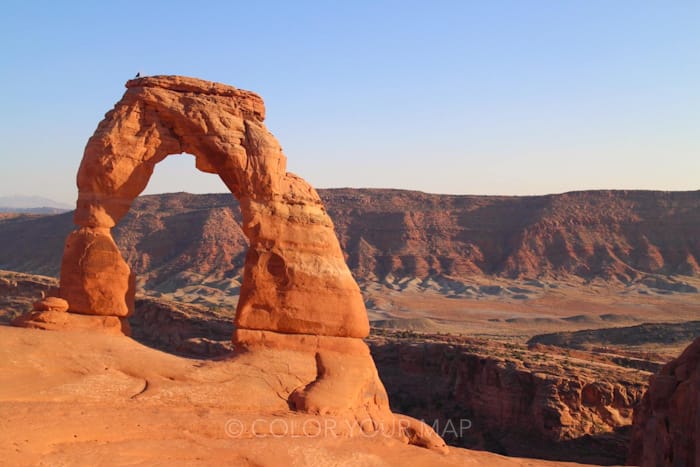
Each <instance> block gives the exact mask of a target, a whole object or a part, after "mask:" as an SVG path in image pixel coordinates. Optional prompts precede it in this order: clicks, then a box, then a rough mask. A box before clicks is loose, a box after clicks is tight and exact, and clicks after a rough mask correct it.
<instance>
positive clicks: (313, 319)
mask: <svg viewBox="0 0 700 467" xmlns="http://www.w3.org/2000/svg"><path fill="white" fill-rule="evenodd" d="M127 88H128V89H127V92H126V93H125V94H124V97H123V98H122V99H121V100H120V101H119V102H118V103H117V104H116V106H115V107H114V109H113V110H111V111H110V112H109V113H108V114H107V115H106V116H105V119H104V120H103V121H102V122H101V123H100V125H99V126H98V128H97V130H96V131H95V134H94V135H93V136H92V138H90V140H89V141H88V144H87V147H86V149H85V155H84V157H83V161H82V163H81V165H80V170H79V172H78V188H79V196H78V202H77V209H76V211H75V216H74V219H75V222H76V223H77V224H78V225H79V226H80V229H78V230H77V231H75V232H73V233H72V234H71V235H70V236H69V238H68V240H67V241H66V247H65V251H64V257H63V262H62V266H61V290H60V295H61V297H63V298H65V299H66V300H67V301H68V303H69V304H70V312H73V313H80V314H87V315H110V316H118V317H124V316H127V315H128V314H129V313H130V312H131V310H133V296H134V295H133V294H134V291H133V286H130V283H131V282H130V274H129V268H128V266H127V265H126V263H125V262H124V261H123V259H122V258H121V255H120V254H119V251H118V249H117V247H116V245H115V244H114V242H113V240H112V238H111V234H110V229H111V228H112V227H114V226H115V225H116V224H117V222H119V220H120V219H121V218H122V217H123V216H124V215H125V214H126V213H127V211H128V209H129V206H130V205H131V202H132V201H133V200H134V198H136V196H138V194H139V193H140V192H141V191H143V189H144V188H145V187H146V184H147V183H148V180H149V178H150V176H151V174H152V173H153V169H154V167H155V165H156V164H157V163H158V162H160V161H161V160H163V159H164V158H165V157H167V156H168V155H169V154H174V153H181V152H188V153H191V154H194V155H195V157H196V158H197V163H196V165H197V167H198V168H199V169H200V170H203V171H206V172H212V173H216V174H218V175H219V176H220V177H221V179H222V180H223V181H224V183H225V184H226V186H227V187H228V188H229V189H230V190H231V192H232V193H233V194H234V195H235V196H236V198H238V200H239V202H240V206H241V211H242V215H243V231H244V233H245V235H246V237H247V238H248V240H249V242H250V248H249V250H248V254H247V256H246V261H245V273H244V280H243V286H242V288H241V299H240V302H239V306H238V312H237V317H236V324H237V326H238V327H239V328H241V329H262V330H268V331H273V332H284V333H301V334H304V333H310V334H321V335H329V336H345V337H363V336H365V335H366V334H367V332H368V330H369V325H368V321H367V317H366V314H365V311H364V306H363V303H362V297H361V296H360V293H359V289H358V287H357V285H356V284H355V281H354V280H353V278H352V276H351V274H350V271H349V270H348V268H347V267H346V265H345V262H344V259H343V255H342V252H341V250H340V246H339V245H338V241H337V240H336V237H335V234H334V231H333V224H332V223H331V221H330V218H329V217H328V215H327V214H326V212H325V210H324V208H323V204H322V203H321V201H320V198H319V197H318V194H317V193H316V191H315V190H314V189H313V188H311V187H310V186H309V185H308V184H307V183H306V182H305V181H304V180H302V179H301V178H299V177H297V176H295V175H293V174H289V173H287V172H286V171H285V165H286V164H285V162H286V160H285V157H284V155H283V154H282V151H281V149H280V146H279V144H278V143H277V141H276V140H275V138H274V137H273V136H272V135H271V134H270V133H269V132H268V131H267V129H266V128H265V127H264V125H263V124H262V122H263V119H264V115H265V108H264V105H263V102H262V99H260V97H259V96H257V95H256V94H253V93H251V92H248V91H242V90H239V89H236V88H233V87H230V86H225V85H221V84H216V83H209V82H205V81H200V80H195V79H191V78H183V77H149V78H141V79H137V80H132V81H130V82H128V83H127Z"/></svg>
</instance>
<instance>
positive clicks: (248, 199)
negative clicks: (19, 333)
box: [17, 76, 447, 451]
mask: <svg viewBox="0 0 700 467" xmlns="http://www.w3.org/2000/svg"><path fill="white" fill-rule="evenodd" d="M126 87H127V91H126V92H125V94H124V96H123V97H122V99H121V100H120V101H119V102H117V104H116V105H115V106H114V108H113V109H112V110H111V111H109V112H108V113H107V114H106V116H105V118H104V120H102V122H100V124H99V126H98V127H97V130H96V131H95V133H94V134H93V136H92V137H91V138H90V139H89V141H88V143H87V146H86V148H85V153H84V155H83V159H82V162H81V164H80V168H79V170H78V177H77V181H78V191H79V194H78V201H77V207H76V210H75V214H74V222H75V223H76V224H77V226H78V228H77V229H76V230H74V231H73V232H71V233H70V234H69V235H68V238H67V239H66V242H65V248H64V253H63V260H62V263H61V273H60V287H59V290H58V293H57V295H56V297H50V300H49V299H46V300H44V301H42V302H39V303H38V304H37V305H36V307H35V308H36V310H35V312H33V313H32V314H30V315H28V316H25V317H23V318H20V319H19V320H18V322H17V323H18V324H20V325H23V326H29V327H37V328H44V329H84V330H103V331H106V332H110V333H123V334H129V332H130V330H129V327H128V322H127V320H126V317H127V316H129V315H130V314H131V313H133V310H134V292H135V277H134V274H132V272H131V269H130V267H129V266H128V265H127V263H126V262H125V260H124V259H123V258H122V255H121V252H120V251H119V248H118V247H117V245H116V243H115V242H114V239H113V238H112V233H111V229H112V228H113V227H114V226H115V225H116V224H117V223H118V222H119V220H120V219H122V218H123V217H124V215H125V214H126V213H127V212H128V211H129V208H130V206H131V203H132V202H133V200H134V199H135V198H136V197H137V196H138V195H139V194H140V193H141V192H142V191H143V190H144V189H145V188H146V185H147V183H148V180H149V179H150V177H151V175H152V173H153V170H154V168H155V166H156V164H157V163H159V162H160V161H162V160H163V159H165V158H166V157H167V156H168V155H171V154H180V153H183V152H186V153H189V154H193V155H194V156H195V158H196V167H197V168H198V169H199V170H201V171H204V172H208V173H214V174H217V175H219V177H220V178H221V180H222V181H223V182H224V184H225V185H226V187H228V189H229V190H230V191H231V193H232V194H233V195H234V196H235V197H236V198H237V199H238V201H239V203H240V208H241V214H242V229H243V233H244V234H245V236H246V237H247V239H248V242H249V247H248V251H247V253H246V256H245V265H244V273H243V281H242V284H241V287H240V299H239V302H238V307H237V311H236V320H235V325H236V331H235V333H234V336H233V342H234V345H235V346H236V348H237V350H238V351H239V352H240V354H241V355H245V354H247V355H251V354H254V355H269V354H270V352H272V353H273V355H274V354H275V352H294V353H295V354H297V355H299V354H300V355H302V356H303V358H305V359H306V361H307V365H308V366H309V367H310V368H315V371H313V372H312V374H313V376H312V377H311V379H308V380H306V381H303V384H301V385H299V386H298V387H297V388H296V389H294V390H293V391H292V392H291V393H290V395H289V400H288V403H289V406H290V407H291V408H292V409H294V410H297V411H301V412H308V413H313V414H321V415H336V416H347V417H350V418H351V419H353V420H366V421H371V423H370V424H369V425H367V426H363V430H369V431H377V430H382V429H384V428H385V429H390V430H393V435H394V436H395V437H396V438H398V439H401V440H403V441H405V442H410V443H412V444H416V445H420V446H425V447H430V448H434V449H437V450H443V451H444V450H445V449H447V448H446V447H445V443H444V442H443V440H442V439H441V438H440V437H439V436H438V435H437V434H435V432H434V431H433V430H431V429H430V428H429V427H427V426H425V425H423V424H421V423H420V422H418V421H417V420H413V419H408V418H397V417H395V416H394V415H393V414H392V413H391V411H390V409H389V403H388V398H387V395H386V391H385V389H384V386H383V385H382V383H381V381H380V380H379V376H378V374H377V370H376V368H375V365H374V362H373V360H372V357H371V356H370V353H369V348H368V347H367V345H366V344H365V343H364V342H363V341H362V338H364V337H366V336H367V335H368V333H369V322H368V319H367V312H366V310H365V306H364V303H363V299H362V296H361V294H360V289H359V287H358V286H357V284H356V283H355V280H354V279H353V277H352V274H351V273H350V270H349V269H348V267H347V265H346V263H345V260H344V257H343V252H342V250H341V248H340V244H339V243H338V240H337V238H336V235H335V232H334V229H333V223H332V222H331V220H330V217H329V216H328V214H327V213H326V210H325V208H324V206H323V203H322V202H321V199H320V198H319V196H318V194H317V192H316V190H314V189H313V187H311V186H310V185H309V184H308V183H307V182H306V181H304V180H303V179H302V178H300V177H298V176H296V175H294V174H291V173H288V172H287V171H286V158H285V156H284V154H283V153H282V149H281V148H280V145H279V143H278V142H277V140H276V139H275V138H274V136H272V134H270V132H269V131H268V130H267V128H266V127H265V126H264V124H263V120H264V118H265V106H264V103H263V100H262V99H261V98H260V96H258V95H257V94H254V93H252V92H249V91H244V90H240V89H237V88H234V87H232V86H227V85H223V84H219V83H213V82H208V81H203V80H199V79H193V78H186V77H181V76H151V77H144V78H139V79H135V80H131V81H129V82H127V83H126ZM61 300H62V301H61ZM66 304H67V308H68V309H67V312H66V311H64V309H65V308H66V306H65V305H66ZM282 358H286V357H280V356H276V357H270V359H282ZM273 363H274V362H269V364H270V365H272V366H271V368H273V367H274V365H273ZM270 371H274V369H271V370H270ZM302 376H303V375H300V377H302ZM397 421H398V422H400V423H399V426H400V429H396V427H395V426H394V425H395V423H396V422H397Z"/></svg>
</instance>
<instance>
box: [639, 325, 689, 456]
mask: <svg viewBox="0 0 700 467" xmlns="http://www.w3.org/2000/svg"><path fill="white" fill-rule="evenodd" d="M627 463H628V465H640V466H642V467H651V466H681V465H682V466H685V467H697V466H700V337H698V338H696V339H695V341H693V343H692V344H690V345H689V346H688V347H687V348H686V349H685V350H684V351H683V353H682V354H681V355H680V356H679V357H678V358H676V359H675V360H673V361H671V362H669V363H667V364H666V365H664V367H663V368H662V369H661V371H660V372H659V373H658V374H657V375H654V376H652V377H651V381H650V384H649V389H648V390H647V392H646V393H645V394H644V397H643V398H642V402H641V404H640V405H639V407H637V409H635V412H634V424H633V431H632V443H631V446H630V451H629V457H628V459H627Z"/></svg>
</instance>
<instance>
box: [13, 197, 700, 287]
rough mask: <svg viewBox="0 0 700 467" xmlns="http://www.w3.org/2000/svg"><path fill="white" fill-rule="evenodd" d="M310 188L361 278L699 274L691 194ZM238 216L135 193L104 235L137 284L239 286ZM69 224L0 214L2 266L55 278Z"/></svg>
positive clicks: (229, 205)
mask: <svg viewBox="0 0 700 467" xmlns="http://www.w3.org/2000/svg"><path fill="white" fill-rule="evenodd" d="M319 195H320V196H321V198H322V200H323V202H324V204H325V206H326V208H327V210H328V213H329V215H330V216H331V218H332V219H333V222H334V224H335V230H336V234H337V235H338V238H339V240H340V243H341V247H342V248H343V250H344V252H345V256H346V259H347V261H348V264H349V266H350V268H351V269H352V272H353V274H354V275H355V277H356V278H357V279H358V280H360V281H376V280H381V281H389V282H391V281H397V280H399V279H401V278H426V277H444V278H445V277H446V278H449V279H457V280H460V279H465V278H473V277H488V276H505V277H521V278H533V277H541V278H552V277H554V278H562V277H563V278H565V277H570V276H572V275H573V276H577V277H582V278H584V279H596V278H599V279H602V280H606V281H613V282H623V283H629V282H630V281H638V282H640V283H644V284H646V285H647V286H649V287H655V288H660V289H662V290H664V289H668V290H670V291H673V290H678V291H685V292H693V291H695V290H692V289H693V288H692V287H690V288H688V287H687V286H686V285H684V284H683V281H682V280H680V281H679V280H671V281H669V280H668V279H667V278H659V277H658V276H657V275H662V276H666V275H669V274H679V275H695V276H697V275H698V274H700V267H699V266H698V262H699V261H700V259H699V258H700V238H698V236H697V231H698V229H699V228H700V192H651V191H592V192H574V193H565V194H561V195H549V196H530V197H498V196H452V195H431V194H425V193H420V192H412V191H401V190H371V189H362V190H355V189H338V190H335V189H334V190H319ZM242 221H243V219H242V216H241V213H240V209H239V207H238V204H237V203H236V201H235V199H233V197H232V196H231V195H228V194H226V195H224V194H222V195H190V194H186V193H178V194H168V195H154V196H143V197H140V198H137V199H136V200H135V201H134V203H133V205H132V208H131V211H130V212H129V214H127V215H126V216H125V217H124V219H123V220H122V221H121V222H120V223H119V224H118V225H117V226H116V227H115V228H114V229H113V233H114V237H115V240H116V242H117V245H118V246H119V248H120V250H121V252H122V254H123V256H124V257H125V259H126V260H127V263H129V264H130V265H131V267H132V269H133V270H134V272H135V273H136V275H137V281H138V282H137V283H138V284H139V285H140V286H141V287H143V288H147V289H153V290H161V291H169V290H170V291H171V290H175V289H177V288H181V287H184V286H189V285H195V284H196V285H200V286H201V285H202V284H205V285H206V286H208V287H211V288H213V289H221V288H226V289H227V290H229V291H232V290H233V291H234V293H236V290H235V289H236V288H237V287H239V286H240V281H241V279H242V271H243V265H244V262H245V257H244V255H245V251H246V246H247V239H246V238H245V235H244V234H243V232H242V229H241V223H242ZM70 229H71V221H70V215H59V216H51V217H30V216H21V217H15V218H11V219H5V220H3V221H0V240H2V241H0V267H3V268H6V269H14V270H19V271H25V272H34V273H41V274H49V275H56V274H57V272H58V265H59V263H60V249H61V248H62V242H63V238H65V235H67V234H68V232H69V231H70ZM222 281H226V282H225V283H224V282H222Z"/></svg>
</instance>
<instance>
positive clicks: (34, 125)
mask: <svg viewBox="0 0 700 467" xmlns="http://www.w3.org/2000/svg"><path fill="white" fill-rule="evenodd" d="M0 43H2V61H0V67H1V68H0V69H1V70H2V73H1V74H0V89H1V91H0V99H1V100H0V157H2V170H1V171H0V196H1V195H10V194H25V195H30V194H31V195H41V196H47V197H50V198H53V199H56V200H59V201H65V202H70V203H73V202H74V200H75V197H76V189H75V172H76V170H77V168H78V164H79V162H80V159H81V157H82V152H83V148H84V146H85V143H86V141H87V139H88V138H89V137H90V135H91V134H92V132H93V131H94V129H95V127H96V126H97V124H98V122H99V121H100V120H101V118H102V116H103V115H104V113H105V112H106V111H108V110H109V109H110V108H111V107H112V106H113V105H114V103H115V102H116V101H117V100H118V99H119V98H120V97H121V95H122V94H123V92H124V87H123V85H124V82H125V81H126V80H127V79H130V78H132V77H133V76H134V74H135V73H136V72H137V71H141V72H142V73H144V74H181V75H189V76H195V77H199V78H204V79H209V80H214V81H220V82H224V83H228V84H232V85H234V86H237V87H240V88H244V89H250V90H253V91H256V92H258V93H259V94H261V95H262V96H263V98H264V99H265V101H266V105H267V112H268V119H267V125H268V127H269V128H270V130H271V131H272V132H273V133H274V134H275V135H276V136H277V138H278V139H279V140H280V142H281V144H282V146H283V148H284V151H285V153H286V155H287V157H288V160H289V164H288V170H290V171H292V172H295V173H297V174H299V175H301V176H302V177H304V178H306V179H307V180H308V181H309V182H311V183H312V184H313V185H314V186H317V187H341V186H352V187H395V188H410V189H419V190H423V191H429V192H438V193H440V192H441V193H473V194H541V193H552V192H562V191H569V190H579V189H595V188H628V189H632V188H643V189H662V190H689V189H699V188H700V2H699V1H697V0H692V1H680V0H672V1H661V0H659V1H653V2H652V1H644V0H631V1H625V0H540V1H535V0H514V1H498V0H482V1H478V2H477V1H466V0H464V1H457V0H455V1H440V0H436V1H430V2H429V1H422V2H413V1H379V0H377V1H346V2H340V1H338V2H332V1H318V2H292V1H279V2H268V1H246V2H236V1H221V2H217V1H207V2H192V1H188V2H180V1H175V0H171V1H167V2H166V1H162V2H148V1H133V2H131V1H118V2H117V1H112V2H110V1H85V2H79V1H66V2H59V1H46V2H36V1H30V0H27V1H15V0H9V1H8V0H5V1H4V2H3V7H2V15H0ZM151 182H152V183H151V184H150V185H149V188H148V189H147V191H148V192H163V191H183V190H184V191H190V192H219V191H225V188H224V186H223V184H222V183H221V182H220V181H219V180H218V178H217V177H215V176H213V175H207V174H198V173H197V172H196V171H195V170H194V169H193V163H192V158H191V157H189V156H179V157H171V158H169V159H167V160H166V161H165V162H163V163H162V164H161V165H160V166H159V167H158V168H157V169H156V174H155V175H154V178H153V180H152V181H151Z"/></svg>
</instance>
